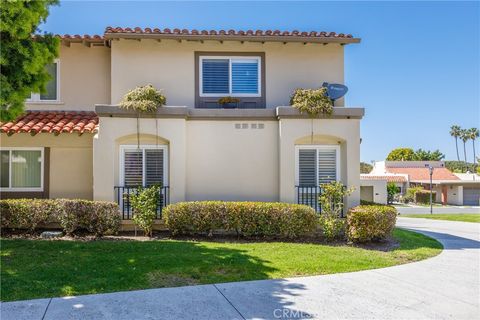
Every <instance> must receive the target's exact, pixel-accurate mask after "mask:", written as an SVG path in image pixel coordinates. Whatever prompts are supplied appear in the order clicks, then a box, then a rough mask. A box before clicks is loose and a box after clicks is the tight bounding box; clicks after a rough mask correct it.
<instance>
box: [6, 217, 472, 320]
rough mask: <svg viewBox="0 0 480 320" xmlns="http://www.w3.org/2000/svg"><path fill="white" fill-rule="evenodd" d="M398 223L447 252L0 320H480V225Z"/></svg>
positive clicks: (50, 304) (11, 306)
mask: <svg viewBox="0 0 480 320" xmlns="http://www.w3.org/2000/svg"><path fill="white" fill-rule="evenodd" d="M397 224H398V226H400V227H403V228H408V229H411V230H416V231H419V232H422V233H425V234H427V235H429V236H431V237H434V238H436V239H438V240H439V241H440V242H441V243H442V244H443V245H444V247H445V250H444V251H443V252H442V253H441V254H440V255H439V256H437V257H434V258H431V259H428V260H424V261H421V262H417V263H411V264H406V265H401V266H395V267H390V268H384V269H377V270H368V271H360V272H354V273H344V274H334V275H325V276H314V277H302V278H290V279H278V280H262V281H248V282H236V283H226V284H216V285H203V286H193V287H181V288H166V289H151V290H139V291H131V292H117V293H108V294H99V295H86V296H78V297H68V298H54V299H38V300H29V301H18V302H8V303H2V304H1V312H2V313H1V319H2V320H7V319H311V318H318V319H358V318H362V319H478V318H479V315H480V224H478V223H467V222H452V221H441V220H427V219H409V218H399V219H398V223H397ZM285 258H286V259H288V257H285Z"/></svg>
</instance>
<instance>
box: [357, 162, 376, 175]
mask: <svg viewBox="0 0 480 320" xmlns="http://www.w3.org/2000/svg"><path fill="white" fill-rule="evenodd" d="M372 169H373V166H372V165H371V164H370V163H366V162H360V173H370V172H371V171H372Z"/></svg>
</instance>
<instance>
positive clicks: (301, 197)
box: [295, 186, 322, 213]
mask: <svg viewBox="0 0 480 320" xmlns="http://www.w3.org/2000/svg"><path fill="white" fill-rule="evenodd" d="M295 189H296V197H297V203H298V204H305V205H307V206H310V207H312V208H313V209H315V211H317V212H318V213H320V212H321V211H322V208H321V206H320V202H319V201H318V197H319V196H320V193H321V188H320V187H319V186H296V187H295Z"/></svg>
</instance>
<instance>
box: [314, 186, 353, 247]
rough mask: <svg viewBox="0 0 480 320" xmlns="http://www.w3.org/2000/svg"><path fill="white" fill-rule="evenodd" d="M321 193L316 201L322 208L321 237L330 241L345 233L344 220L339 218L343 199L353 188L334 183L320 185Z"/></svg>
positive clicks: (320, 219) (320, 220)
mask: <svg viewBox="0 0 480 320" xmlns="http://www.w3.org/2000/svg"><path fill="white" fill-rule="evenodd" d="M320 187H321V189H322V193H321V194H320V196H319V197H318V201H319V203H320V206H321V208H322V213H321V214H320V218H319V223H320V227H321V228H322V232H323V236H324V237H325V239H326V240H328V241H331V240H334V239H335V238H339V237H340V236H342V235H344V233H345V220H344V219H342V218H340V215H341V214H342V211H343V207H344V204H343V201H344V199H345V197H347V196H348V195H350V194H351V193H352V192H353V190H354V189H353V188H350V189H348V188H346V187H345V186H344V185H343V184H342V183H341V182H338V181H334V182H330V183H324V184H321V185H320Z"/></svg>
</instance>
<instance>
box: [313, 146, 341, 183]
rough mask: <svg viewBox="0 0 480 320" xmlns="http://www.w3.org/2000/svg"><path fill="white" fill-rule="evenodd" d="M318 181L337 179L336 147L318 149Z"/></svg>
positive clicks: (327, 181) (325, 181)
mask: <svg viewBox="0 0 480 320" xmlns="http://www.w3.org/2000/svg"><path fill="white" fill-rule="evenodd" d="M317 154H318V183H319V184H321V183H329V182H332V181H336V180H337V152H336V150H335V149H331V150H330V149H318V150H317Z"/></svg>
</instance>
